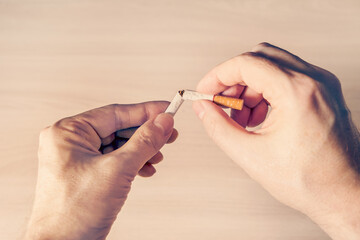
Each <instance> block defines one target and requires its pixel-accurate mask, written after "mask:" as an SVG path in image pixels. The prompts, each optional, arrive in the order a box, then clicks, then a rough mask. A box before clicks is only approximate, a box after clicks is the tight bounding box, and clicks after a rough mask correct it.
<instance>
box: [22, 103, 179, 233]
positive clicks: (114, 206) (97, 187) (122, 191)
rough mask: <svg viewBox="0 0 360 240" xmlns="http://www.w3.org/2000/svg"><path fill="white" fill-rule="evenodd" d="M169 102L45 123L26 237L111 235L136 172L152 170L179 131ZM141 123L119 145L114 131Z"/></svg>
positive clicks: (116, 107)
mask: <svg viewBox="0 0 360 240" xmlns="http://www.w3.org/2000/svg"><path fill="white" fill-rule="evenodd" d="M168 104H169V103H168V102H147V103H141V104H134V105H117V104H114V105H109V106H105V107H102V108H98V109H94V110H91V111H88V112H85V113H82V114H79V115H77V116H73V117H69V118H65V119H62V120H60V121H58V122H57V123H55V124H53V125H52V126H50V127H48V128H46V129H44V130H43V131H42V133H41V134H40V142H39V171H38V181H37V189H36V194H35V202H34V207H33V212H32V216H31V218H30V222H29V226H28V230H27V232H26V235H25V239H105V238H106V236H107V234H108V233H109V231H110V228H111V225H112V224H113V222H114V221H115V219H116V216H117V214H118V213H119V211H120V209H121V207H122V206H123V205H124V202H125V200H126V198H127V195H128V193H129V191H130V188H131V182H132V181H133V180H134V178H135V176H136V175H141V176H143V177H150V176H152V175H153V174H154V173H155V171H156V170H155V168H154V166H153V164H156V163H159V162H160V161H161V160H162V158H163V157H162V154H161V152H159V150H160V148H161V147H162V146H163V145H164V144H165V143H166V142H172V141H174V140H175V138H176V136H177V132H176V130H174V129H173V124H174V121H173V118H172V116H171V115H169V114H166V113H162V114H160V113H161V112H164V111H165V109H166V107H167V106H168ZM139 125H142V126H141V127H140V128H139V129H138V130H137V131H136V132H135V134H134V135H133V136H132V137H131V139H129V140H128V141H127V142H126V143H125V144H124V145H123V146H121V147H120V148H117V147H116V144H117V143H116V141H117V139H116V138H115V134H114V133H115V132H116V131H118V130H121V129H126V128H129V127H134V126H139ZM122 140H123V139H122ZM109 145H112V146H115V148H114V147H111V148H110V147H109ZM100 148H101V149H103V150H102V151H103V152H101V151H99V149H100ZM140 149H141V150H140Z"/></svg>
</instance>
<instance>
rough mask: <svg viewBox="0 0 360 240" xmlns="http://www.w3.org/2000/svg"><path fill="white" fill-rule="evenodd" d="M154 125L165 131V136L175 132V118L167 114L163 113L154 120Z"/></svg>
mask: <svg viewBox="0 0 360 240" xmlns="http://www.w3.org/2000/svg"><path fill="white" fill-rule="evenodd" d="M154 125H155V126H157V127H158V128H161V129H162V130H163V133H164V136H168V135H169V134H170V133H171V132H172V131H173V126H174V118H173V117H172V116H171V115H170V114H167V113H161V114H159V115H158V116H157V117H156V118H155V119H154Z"/></svg>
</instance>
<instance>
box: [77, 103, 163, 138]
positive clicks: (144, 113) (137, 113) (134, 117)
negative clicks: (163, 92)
mask: <svg viewBox="0 0 360 240" xmlns="http://www.w3.org/2000/svg"><path fill="white" fill-rule="evenodd" d="M168 105H169V102H167V101H153V102H145V103H138V104H112V105H108V106H104V107H100V108H96V109H93V110H90V111H87V112H84V113H81V114H79V115H76V116H74V117H73V118H75V119H78V120H81V121H83V122H85V123H88V124H89V125H90V126H91V127H92V128H93V129H94V131H95V132H96V133H97V135H98V136H99V137H100V138H105V137H107V136H109V135H110V134H112V133H114V132H116V131H118V130H120V129H124V128H129V127H134V126H140V125H141V124H143V123H144V122H146V121H147V120H148V119H151V118H153V117H155V116H156V115H157V114H159V113H162V112H164V111H165V109H166V107H167V106H168Z"/></svg>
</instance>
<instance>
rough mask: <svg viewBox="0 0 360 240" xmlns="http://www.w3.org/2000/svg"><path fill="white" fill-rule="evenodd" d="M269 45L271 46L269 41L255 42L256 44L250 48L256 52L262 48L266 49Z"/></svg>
mask: <svg viewBox="0 0 360 240" xmlns="http://www.w3.org/2000/svg"><path fill="white" fill-rule="evenodd" d="M271 47H272V45H271V44H270V43H267V42H261V43H258V44H256V45H255V46H254V47H253V48H252V49H251V51H255V52H257V51H262V50H264V49H266V48H271Z"/></svg>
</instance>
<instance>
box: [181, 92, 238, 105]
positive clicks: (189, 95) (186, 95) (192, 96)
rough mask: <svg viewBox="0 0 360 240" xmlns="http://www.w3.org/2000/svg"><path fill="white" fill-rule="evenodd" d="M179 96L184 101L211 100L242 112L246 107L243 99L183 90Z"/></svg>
mask: <svg viewBox="0 0 360 240" xmlns="http://www.w3.org/2000/svg"><path fill="white" fill-rule="evenodd" d="M179 94H180V95H181V96H182V97H183V99H184V100H193V101H195V100H209V101H212V102H214V103H217V104H219V105H221V106H224V107H229V108H232V109H236V110H242V108H243V105H244V100H243V99H239V98H232V97H225V96H220V95H210V94H204V93H199V92H195V91H192V90H181V91H179Z"/></svg>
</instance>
